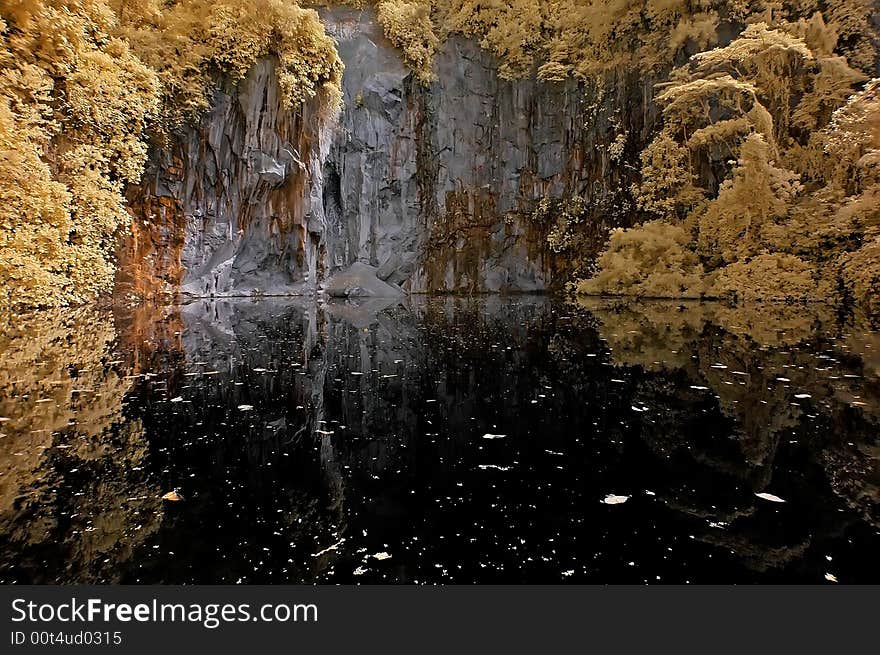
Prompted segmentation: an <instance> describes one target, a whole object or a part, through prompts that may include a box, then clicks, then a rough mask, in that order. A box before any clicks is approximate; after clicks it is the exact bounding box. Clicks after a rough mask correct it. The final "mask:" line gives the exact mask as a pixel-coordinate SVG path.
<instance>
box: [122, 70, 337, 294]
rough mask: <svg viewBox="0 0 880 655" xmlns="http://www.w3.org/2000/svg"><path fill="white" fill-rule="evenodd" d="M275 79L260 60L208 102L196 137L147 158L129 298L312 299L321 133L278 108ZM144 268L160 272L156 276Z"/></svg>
mask: <svg viewBox="0 0 880 655" xmlns="http://www.w3.org/2000/svg"><path fill="white" fill-rule="evenodd" d="M275 69H276V62H275V61H274V60H272V59H264V60H261V61H259V62H258V63H257V64H256V65H255V66H254V68H253V69H251V71H250V72H249V74H248V75H247V77H246V78H245V79H244V80H243V81H242V82H241V83H240V84H239V85H238V87H237V88H235V89H222V90H219V91H217V92H216V93H215V95H214V98H213V103H212V110H211V111H210V113H209V114H208V115H207V116H205V117H204V119H203V120H202V121H201V123H200V124H199V126H198V127H187V128H185V129H184V130H183V131H182V132H180V133H178V134H177V135H175V138H174V139H173V143H172V145H171V146H170V147H169V148H166V149H162V150H159V151H156V152H154V153H153V154H152V157H151V160H150V162H149V164H148V168H147V171H146V173H145V175H144V178H143V181H142V183H141V185H140V186H139V187H136V188H134V189H131V190H130V192H129V203H130V205H131V207H132V208H133V210H134V213H135V217H136V219H138V218H141V219H143V220H142V221H141V220H135V221H134V223H135V225H134V226H133V228H134V229H133V231H134V235H133V239H131V240H130V241H129V243H127V244H125V245H124V247H123V251H122V253H121V260H122V264H123V266H122V269H123V274H122V275H121V276H120V277H121V281H125V282H127V283H128V284H130V285H131V286H132V287H133V290H135V291H139V292H141V293H143V294H144V295H150V292H151V291H156V290H157V289H155V287H157V286H170V287H175V288H176V289H177V290H179V292H180V293H182V294H183V295H188V296H197V297H206V296H217V297H223V296H241V295H251V294H254V293H260V294H266V295H301V294H311V293H314V292H315V289H316V284H317V280H318V274H319V270H320V269H321V267H322V266H323V251H322V248H321V238H322V236H323V234H324V214H323V209H322V207H321V200H322V199H321V195H320V193H313V192H314V191H315V189H320V188H321V187H322V182H321V176H322V165H321V162H322V161H323V159H324V157H325V155H326V152H325V151H322V143H321V134H322V125H321V124H320V122H319V120H318V119H317V117H316V116H314V115H313V112H312V111H311V107H310V106H308V104H307V105H306V106H305V107H303V109H302V110H301V111H299V112H292V111H290V110H287V109H286V108H284V107H283V104H282V101H281V96H280V92H279V87H278V78H277V75H276V72H275ZM157 210H159V211H157ZM144 244H147V246H146V247H145V246H144ZM157 255H158V256H157ZM150 261H152V262H153V263H154V264H155V263H156V262H157V261H159V262H161V264H160V265H159V267H158V268H159V270H158V271H157V270H155V268H156V266H154V267H153V270H150V267H149V266H148V262H150ZM152 277H158V278H159V281H160V284H157V283H156V280H152V279H151V278H152ZM151 287H154V288H153V289H151Z"/></svg>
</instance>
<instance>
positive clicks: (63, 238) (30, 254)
mask: <svg viewBox="0 0 880 655" xmlns="http://www.w3.org/2000/svg"><path fill="white" fill-rule="evenodd" d="M0 12H2V17H3V21H2V22H0V39H2V41H0V61H2V65H3V70H2V74H0V279H2V280H3V282H4V284H3V285H2V287H0V307H4V306H5V307H9V306H19V305H29V306H39V305H60V304H68V303H75V302H82V301H84V300H87V299H90V298H93V297H94V296H95V295H96V294H98V293H100V292H102V291H106V290H108V289H109V288H110V286H111V284H112V281H113V273H114V268H113V262H112V253H113V249H114V245H115V242H114V237H115V235H116V233H117V231H118V230H119V229H120V228H122V227H124V226H125V225H126V224H127V222H128V214H127V212H126V211H125V207H124V203H123V201H122V196H121V186H122V184H123V183H124V182H126V181H136V180H137V179H138V178H139V177H140V171H141V169H142V167H143V164H144V161H145V159H146V155H147V148H146V144H145V142H144V138H143V133H144V129H145V127H146V124H147V123H148V122H149V121H150V120H152V119H153V118H155V117H156V115H157V112H158V109H159V93H158V92H159V87H158V80H157V79H156V76H155V75H154V73H153V72H152V71H151V70H150V69H149V68H147V67H146V66H144V65H143V64H142V63H141V62H140V61H139V60H138V59H137V58H136V57H135V56H134V55H133V54H132V53H131V51H130V49H129V47H128V46H127V44H126V43H125V42H124V41H122V40H120V39H119V38H116V37H114V36H112V35H111V32H112V30H113V29H114V27H115V17H114V15H113V13H112V12H111V11H110V9H109V8H108V6H107V5H106V4H105V3H103V2H100V1H99V0H89V1H75V0H45V1H40V0H33V1H28V2H12V1H9V0H4V1H2V2H0Z"/></svg>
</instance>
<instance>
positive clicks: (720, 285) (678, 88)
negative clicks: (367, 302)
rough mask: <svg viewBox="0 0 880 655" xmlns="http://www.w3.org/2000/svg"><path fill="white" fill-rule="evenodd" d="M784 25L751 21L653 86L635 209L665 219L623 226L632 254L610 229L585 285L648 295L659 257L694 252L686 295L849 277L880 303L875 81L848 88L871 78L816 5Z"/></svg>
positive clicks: (835, 288) (759, 294) (835, 282)
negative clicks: (654, 116) (673, 231)
mask: <svg viewBox="0 0 880 655" xmlns="http://www.w3.org/2000/svg"><path fill="white" fill-rule="evenodd" d="M814 9H815V8H814ZM837 16H838V18H837V20H839V18H840V15H839V14H837ZM778 23H779V24H778V25H777V26H776V27H775V28H773V27H771V26H769V25H768V24H767V23H765V22H762V21H758V22H754V23H752V24H750V25H749V26H748V27H746V28H745V30H744V31H743V33H742V34H741V35H740V37H739V38H737V39H735V40H734V41H733V42H732V43H730V45H728V46H726V47H724V48H716V49H713V50H710V51H708V52H704V53H699V54H697V55H695V56H693V57H692V58H691V59H690V60H689V61H688V62H687V63H686V64H685V65H683V66H681V67H679V68H677V69H676V70H674V71H673V72H672V74H671V75H670V81H669V83H667V84H666V85H664V86H663V88H662V91H661V93H660V94H659V95H658V96H657V99H658V101H659V102H660V104H661V106H662V108H663V119H664V122H663V128H662V130H661V133H660V134H659V135H658V137H657V138H656V139H655V140H654V142H652V144H651V145H650V146H648V148H646V149H645V151H644V152H643V153H642V184H641V185H640V187H639V188H638V190H637V196H638V199H639V203H640V206H641V208H642V209H644V210H645V211H647V212H649V213H650V214H653V215H655V216H658V217H659V218H660V219H661V221H662V222H660V223H658V221H651V222H648V223H645V224H644V225H642V226H639V227H636V228H633V229H632V230H629V231H628V233H629V242H631V243H638V244H640V245H639V247H638V252H639V253H643V252H650V253H652V256H651V257H635V256H630V257H629V259H628V260H627V261H626V262H625V265H624V264H623V263H622V260H621V259H620V256H619V254H618V255H617V256H614V255H615V254H616V252H617V251H618V250H620V247H621V246H620V243H617V242H615V240H614V238H612V240H611V242H609V245H608V249H607V251H606V253H605V254H604V255H602V257H601V258H600V261H599V264H600V270H599V272H598V274H597V276H596V277H595V278H594V279H593V280H590V281H588V282H585V283H581V284H580V285H579V286H578V290H579V291H581V292H585V293H597V292H599V293H632V294H635V295H644V281H645V280H649V279H651V276H652V275H653V273H654V271H655V267H656V271H657V272H659V273H661V274H663V275H665V274H667V273H668V270H669V265H668V263H667V262H668V261H675V262H681V261H688V257H689V256H693V257H695V258H696V260H695V261H696V262H698V263H699V265H700V266H701V267H702V270H701V273H700V274H701V275H702V280H701V282H702V284H697V283H690V284H688V285H687V288H686V289H684V292H683V293H682V294H681V295H682V296H690V295H693V291H694V289H700V293H702V294H703V295H704V296H709V297H727V298H732V299H735V300H827V301H832V302H836V301H838V300H839V289H841V288H843V289H845V290H846V291H847V293H848V294H849V295H850V296H851V297H854V298H856V299H857V300H859V301H860V302H861V303H862V304H864V305H866V306H867V307H868V308H869V309H872V310H873V309H875V308H874V307H873V305H875V304H876V303H874V301H873V299H872V298H873V295H874V293H875V292H876V291H878V290H880V263H878V262H880V254H878V253H880V246H878V245H877V241H876V239H877V238H878V236H880V204H878V200H880V168H878V165H880V149H878V146H880V103H878V98H877V91H878V82H877V81H873V82H870V83H868V85H867V86H866V88H865V90H864V91H862V92H860V93H857V94H855V95H852V94H853V92H854V90H855V89H856V88H857V86H858V84H859V83H861V82H863V81H864V79H865V78H864V75H863V74H862V73H860V72H859V71H858V70H856V69H854V68H851V67H850V66H849V64H848V63H847V61H846V59H845V58H843V57H841V56H840V55H839V54H835V53H837V52H838V51H839V49H840V48H839V46H840V41H839V33H838V32H837V31H836V29H837V28H835V27H832V26H831V21H828V22H827V23H826V21H825V19H824V18H823V15H822V14H819V13H816V14H813V15H812V17H811V18H810V19H809V20H801V21H798V22H796V23H789V22H787V21H785V20H780V21H778ZM852 43H853V42H850V44H852ZM848 98H849V99H848ZM658 224H661V225H671V226H675V225H681V226H682V229H683V230H684V232H683V234H684V236H683V237H682V238H681V239H676V240H672V241H670V240H669V239H668V238H664V237H665V235H664V233H663V232H662V231H660V230H659V229H658ZM648 241H651V242H652V243H651V245H645V244H646V242H648ZM654 241H656V243H653V242H654ZM862 244H864V245H862ZM661 246H662V247H665V248H668V249H669V253H668V254H667V255H665V256H664V255H663V254H662V253H658V252H656V250H657V248H660V247H661ZM633 265H638V266H645V267H646V268H645V270H639V271H636V272H634V271H632V270H631V268H632V266H633ZM694 270H696V266H695V265H693V266H691V267H689V268H687V269H685V270H683V271H681V272H682V273H688V272H691V271H694ZM876 309H880V307H876Z"/></svg>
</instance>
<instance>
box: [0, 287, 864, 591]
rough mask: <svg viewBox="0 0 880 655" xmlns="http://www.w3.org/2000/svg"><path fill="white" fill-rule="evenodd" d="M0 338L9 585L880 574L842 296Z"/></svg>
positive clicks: (240, 312) (342, 317) (369, 312)
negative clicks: (837, 303)
mask: <svg viewBox="0 0 880 655" xmlns="http://www.w3.org/2000/svg"><path fill="white" fill-rule="evenodd" d="M0 345H2V349H0V380H2V384H0V417H3V419H5V420H4V421H3V422H2V423H0V433H2V434H3V437H2V438H0V467H2V468H0V471H2V477H0V503H2V504H0V580H2V581H4V582H12V581H16V582H53V581H60V582H131V583H148V582H165V583H211V582H216V583H221V582H244V583H260V582H262V583H284V582H365V583H366V582H486V583H491V582H610V583H615V582H616V583H628V582H649V583H654V582H663V583H681V582H686V581H687V582H761V581H763V582H823V581H824V580H826V579H830V578H826V576H831V577H833V578H836V579H838V580H840V581H841V582H878V581H880V566H878V564H877V562H876V558H875V553H876V550H877V547H878V545H880V538H878V528H880V521H878V518H880V514H878V503H880V486H878V484H880V470H878V459H880V450H878V441H877V424H878V420H880V397H878V395H880V388H878V376H880V353H878V352H877V351H878V350H880V336H878V334H877V333H875V332H873V331H871V330H870V329H868V327H867V326H862V325H861V324H860V322H859V321H858V320H857V319H853V318H852V317H839V316H836V315H833V314H830V313H824V312H823V311H822V309H821V308H804V307H774V306H770V307H747V308H729V307H726V306H722V305H716V304H698V303H693V304H686V305H681V304H679V303H660V302H639V303H625V302H621V301H607V300H587V301H582V304H580V305H578V306H571V305H565V304H562V303H558V302H555V301H551V300H547V299H543V298H531V297H521V298H512V299H511V298H501V297H488V298H482V299H476V300H466V299H454V298H447V299H409V300H405V301H403V302H398V301H393V302H390V301H380V300H374V301H369V302H366V303H363V304H358V305H355V304H349V303H331V304H312V303H308V302H306V301H300V300H293V299H291V300H283V301H282V300H262V301H259V302H252V301H239V302H217V303H208V302H199V303H194V304H191V305H187V306H183V307H179V308H173V307H172V308H164V309H158V308H155V307H146V306H145V307H140V308H138V309H137V310H135V311H133V312H129V313H126V314H124V315H123V314H119V315H116V316H112V315H110V314H109V313H107V312H100V311H97V310H94V311H93V310H89V311H85V310H80V311H68V312H56V313H38V314H33V315H30V316H25V317H19V318H16V319H15V320H14V321H13V326H12V330H11V331H10V332H8V333H6V334H4V335H3V337H2V344H0ZM171 490H177V491H178V492H179V494H180V495H182V496H183V498H184V500H182V501H179V502H170V501H163V500H161V499H160V498H161V496H162V495H163V494H164V493H166V492H168V491H171ZM756 493H768V494H773V495H774V496H778V497H780V498H781V499H784V500H785V501H786V502H785V503H777V502H772V501H768V500H766V499H764V498H760V497H758V496H756V495H755V494H756ZM609 494H613V495H618V496H626V497H628V499H627V500H626V502H624V503H622V504H615V505H609V504H605V503H603V502H602V501H603V499H604V498H605V497H606V496H608V495H609Z"/></svg>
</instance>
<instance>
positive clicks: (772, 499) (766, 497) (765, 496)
mask: <svg viewBox="0 0 880 655" xmlns="http://www.w3.org/2000/svg"><path fill="white" fill-rule="evenodd" d="M755 495H756V496H757V497H758V498H763V499H764V500H769V501H770V502H771V503H784V502H785V501H784V500H782V498H780V497H779V496H774V495H773V494H765V493H759V494H755Z"/></svg>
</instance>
